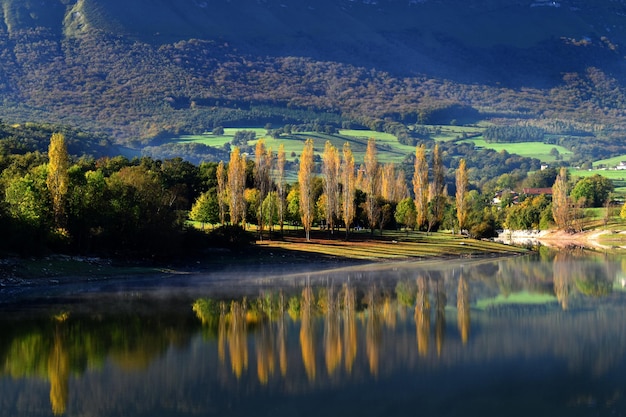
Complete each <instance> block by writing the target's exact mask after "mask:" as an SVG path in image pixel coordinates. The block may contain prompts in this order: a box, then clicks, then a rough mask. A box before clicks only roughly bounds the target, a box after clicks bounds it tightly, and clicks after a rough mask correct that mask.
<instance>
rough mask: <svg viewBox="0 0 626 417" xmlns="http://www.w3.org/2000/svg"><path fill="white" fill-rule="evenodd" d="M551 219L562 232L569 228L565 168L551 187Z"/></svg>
mask: <svg viewBox="0 0 626 417" xmlns="http://www.w3.org/2000/svg"><path fill="white" fill-rule="evenodd" d="M552 217H553V218H554V222H555V223H556V227H557V228H559V229H562V230H568V229H570V228H571V208H570V201H569V198H568V196H567V168H561V170H560V172H559V174H558V175H557V176H556V180H555V181H554V185H553V186H552Z"/></svg>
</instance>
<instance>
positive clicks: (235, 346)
mask: <svg viewBox="0 0 626 417" xmlns="http://www.w3.org/2000/svg"><path fill="white" fill-rule="evenodd" d="M228 333H229V334H228V348H229V349H228V351H229V353H230V364H231V367H232V370H233V373H234V374H235V376H236V377H237V378H240V377H241V374H242V373H243V371H244V369H248V343H247V338H246V309H245V308H244V307H243V306H242V304H241V303H239V302H236V301H233V302H232V304H231V308H230V328H229V331H228Z"/></svg>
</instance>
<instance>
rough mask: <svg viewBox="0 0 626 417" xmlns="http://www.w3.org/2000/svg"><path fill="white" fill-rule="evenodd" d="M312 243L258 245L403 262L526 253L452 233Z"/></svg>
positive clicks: (320, 236)
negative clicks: (403, 260)
mask: <svg viewBox="0 0 626 417" xmlns="http://www.w3.org/2000/svg"><path fill="white" fill-rule="evenodd" d="M311 236H312V238H311V241H310V242H307V241H306V240H305V239H304V238H303V237H301V236H299V235H285V236H284V237H283V238H282V239H279V240H264V241H262V242H257V245H259V246H261V247H264V248H268V249H279V250H282V251H291V252H294V253H301V254H302V253H304V254H309V256H323V257H331V258H337V259H352V260H364V261H372V262H376V261H389V260H402V259H413V260H416V259H433V258H449V257H480V256H491V255H514V254H521V253H526V252H527V250H526V249H523V248H519V247H515V246H509V245H503V244H499V243H494V242H490V241H482V240H475V239H469V238H465V237H462V236H458V235H453V234H450V233H430V234H427V233H423V232H412V231H410V232H408V233H406V232H390V231H385V233H384V235H383V236H380V235H378V233H376V234H375V235H374V236H370V234H369V232H366V233H358V234H353V235H351V236H350V239H349V240H347V241H346V240H345V235H344V234H343V232H340V233H339V235H335V236H332V235H330V234H329V233H328V232H317V233H312V235H311Z"/></svg>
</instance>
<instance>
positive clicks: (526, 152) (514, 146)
mask: <svg viewBox="0 0 626 417" xmlns="http://www.w3.org/2000/svg"><path fill="white" fill-rule="evenodd" d="M467 142H474V145H476V146H477V147H479V148H485V149H493V150H495V151H498V152H500V151H503V150H505V151H507V152H508V153H514V154H517V155H520V156H526V157H529V158H537V159H539V160H540V161H541V162H547V163H550V162H555V161H556V160H557V159H556V157H555V156H554V155H552V154H551V153H550V151H551V150H552V149H553V148H556V149H557V150H558V151H559V154H560V155H561V157H562V158H563V159H568V157H569V156H570V155H571V154H572V152H571V151H568V150H567V149H565V148H564V147H562V146H559V145H551V144H548V143H543V142H519V143H487V142H485V140H483V139H468V140H467Z"/></svg>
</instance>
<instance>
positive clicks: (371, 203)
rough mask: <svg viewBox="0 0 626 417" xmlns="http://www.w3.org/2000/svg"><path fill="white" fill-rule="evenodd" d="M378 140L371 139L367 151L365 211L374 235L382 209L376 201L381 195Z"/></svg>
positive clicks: (365, 161)
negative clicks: (377, 150)
mask: <svg viewBox="0 0 626 417" xmlns="http://www.w3.org/2000/svg"><path fill="white" fill-rule="evenodd" d="M376 153H377V152H376V139H374V138H369V140H368V141H367V150H366V151H365V160H364V163H365V177H364V179H365V210H366V212H367V220H368V222H369V225H370V231H371V233H372V234H373V233H374V227H376V224H377V222H378V219H379V214H380V207H379V206H378V202H377V200H376V197H377V195H378V194H379V185H380V181H379V171H380V167H379V166H378V156H377V154H376Z"/></svg>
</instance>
